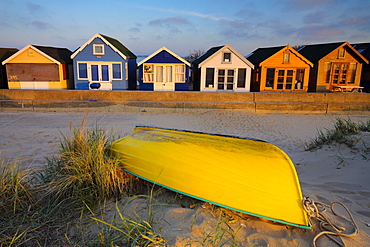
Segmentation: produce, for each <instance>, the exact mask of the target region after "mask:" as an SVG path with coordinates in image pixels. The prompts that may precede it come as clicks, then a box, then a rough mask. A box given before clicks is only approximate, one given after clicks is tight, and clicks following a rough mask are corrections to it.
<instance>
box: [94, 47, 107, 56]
mask: <svg viewBox="0 0 370 247" xmlns="http://www.w3.org/2000/svg"><path fill="white" fill-rule="evenodd" d="M97 47H101V52H96V48H97ZM104 54H105V53H104V45H102V44H94V45H93V55H104Z"/></svg>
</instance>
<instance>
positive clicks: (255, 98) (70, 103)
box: [0, 89, 370, 114]
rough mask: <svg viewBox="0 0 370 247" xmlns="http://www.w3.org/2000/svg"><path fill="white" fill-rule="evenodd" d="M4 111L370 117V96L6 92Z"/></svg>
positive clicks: (0, 94) (1, 100)
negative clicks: (214, 111) (222, 111)
mask: <svg viewBox="0 0 370 247" xmlns="http://www.w3.org/2000/svg"><path fill="white" fill-rule="evenodd" d="M0 109H1V111H14V110H17V111H86V110H89V111H93V112H104V111H105V112H123V111H130V112H132V111H133V112H138V111H141V112H143V111H160V112H164V111H166V112H184V111H201V110H212V109H235V110H245V111H250V112H256V113H301V114H310V113H314V114H320V113H321V114H327V113H333V114H335V113H338V114H369V113H370V94H366V93H234V92H230V93H229V92H220V93H215V92H152V91H88V90H8V89H2V90H0Z"/></svg>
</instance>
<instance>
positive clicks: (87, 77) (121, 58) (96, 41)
mask: <svg viewBox="0 0 370 247" xmlns="http://www.w3.org/2000/svg"><path fill="white" fill-rule="evenodd" d="M71 58H72V59H73V69H74V79H75V80H74V81H75V89H76V90H91V89H99V90H128V89H135V88H136V58H137V57H136V56H135V54H134V53H132V52H131V51H130V50H129V49H128V48H127V47H125V46H124V45H123V44H122V43H121V42H119V41H118V40H117V39H114V38H111V37H108V36H106V35H102V34H99V33H97V34H95V35H94V36H93V37H91V38H90V39H89V40H88V41H87V42H86V43H85V44H83V45H82V46H81V47H80V48H78V49H77V50H76V51H75V52H74V53H73V54H72V55H71Z"/></svg>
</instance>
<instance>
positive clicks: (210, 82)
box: [206, 68, 215, 88]
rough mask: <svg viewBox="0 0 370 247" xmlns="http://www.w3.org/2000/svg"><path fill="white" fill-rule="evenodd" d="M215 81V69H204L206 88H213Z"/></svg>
mask: <svg viewBox="0 0 370 247" xmlns="http://www.w3.org/2000/svg"><path fill="white" fill-rule="evenodd" d="M214 80H215V68H207V69H206V87H209V88H213V87H214Z"/></svg>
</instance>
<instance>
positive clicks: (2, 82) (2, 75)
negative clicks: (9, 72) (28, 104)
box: [0, 48, 18, 89]
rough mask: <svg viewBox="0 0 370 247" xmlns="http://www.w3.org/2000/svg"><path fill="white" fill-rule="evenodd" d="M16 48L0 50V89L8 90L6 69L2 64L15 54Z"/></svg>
mask: <svg viewBox="0 0 370 247" xmlns="http://www.w3.org/2000/svg"><path fill="white" fill-rule="evenodd" d="M17 51H18V49H16V48H0V89H4V88H8V78H7V76H6V68H5V65H3V64H2V62H3V61H4V60H5V59H7V58H8V57H10V56H11V55H13V54H14V53H16V52H17Z"/></svg>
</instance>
